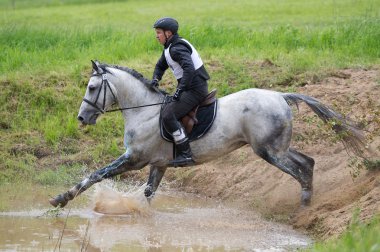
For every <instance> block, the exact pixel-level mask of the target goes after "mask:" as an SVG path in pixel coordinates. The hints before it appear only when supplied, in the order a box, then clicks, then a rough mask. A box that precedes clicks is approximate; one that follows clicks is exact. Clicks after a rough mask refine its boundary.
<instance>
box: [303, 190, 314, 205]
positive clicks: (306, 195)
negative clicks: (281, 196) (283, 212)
mask: <svg viewBox="0 0 380 252" xmlns="http://www.w3.org/2000/svg"><path fill="white" fill-rule="evenodd" d="M312 195H313V191H311V190H302V192H301V207H307V206H310V204H311V196H312Z"/></svg>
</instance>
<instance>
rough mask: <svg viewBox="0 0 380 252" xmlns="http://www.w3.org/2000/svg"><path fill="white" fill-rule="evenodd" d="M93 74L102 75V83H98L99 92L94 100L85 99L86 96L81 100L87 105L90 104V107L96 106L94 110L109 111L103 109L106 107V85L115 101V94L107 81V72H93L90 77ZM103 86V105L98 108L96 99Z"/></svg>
mask: <svg viewBox="0 0 380 252" xmlns="http://www.w3.org/2000/svg"><path fill="white" fill-rule="evenodd" d="M94 76H102V84H100V89H99V92H98V94H97V95H96V99H95V101H94V102H92V101H90V100H88V99H86V98H83V101H84V102H86V103H88V104H89V105H91V106H92V107H94V108H96V110H98V111H99V112H100V113H102V114H104V113H105V112H109V111H105V107H106V95H107V87H108V89H109V90H110V91H111V94H112V96H113V98H114V99H115V102H116V100H117V99H116V95H115V94H114V92H113V91H112V88H111V85H110V83H109V82H108V79H107V73H94V74H92V75H91V77H94ZM103 87H104V95H103V105H102V108H100V107H99V106H98V105H97V103H98V99H99V96H100V92H102V89H103Z"/></svg>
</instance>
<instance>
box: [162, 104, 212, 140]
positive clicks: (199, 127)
mask: <svg viewBox="0 0 380 252" xmlns="http://www.w3.org/2000/svg"><path fill="white" fill-rule="evenodd" d="M217 104H218V100H215V102H213V103H211V104H210V105H207V106H204V107H200V108H198V111H197V115H196V117H197V119H198V123H197V124H195V125H194V127H193V130H192V131H191V132H190V134H188V135H187V137H188V138H189V141H195V140H197V139H199V138H201V137H202V136H204V135H205V134H206V133H207V131H208V130H209V129H210V128H211V126H212V123H213V122H214V120H215V116H216V110H217V107H218V106H217ZM161 111H162V109H161ZM160 131H161V136H162V138H163V139H165V140H166V141H168V142H174V139H173V136H172V134H170V133H169V132H168V131H167V130H166V129H165V127H164V125H163V123H162V118H161V117H160Z"/></svg>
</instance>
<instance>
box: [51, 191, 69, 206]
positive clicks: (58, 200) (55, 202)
mask: <svg viewBox="0 0 380 252" xmlns="http://www.w3.org/2000/svg"><path fill="white" fill-rule="evenodd" d="M67 202H68V201H67V200H66V199H65V197H63V196H62V194H60V195H58V196H56V197H55V198H51V199H49V203H50V204H51V205H52V206H53V207H57V206H60V207H64V206H66V205H67Z"/></svg>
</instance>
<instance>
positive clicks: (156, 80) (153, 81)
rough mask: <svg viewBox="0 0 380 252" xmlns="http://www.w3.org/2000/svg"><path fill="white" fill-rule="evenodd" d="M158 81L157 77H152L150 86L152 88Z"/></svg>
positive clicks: (156, 85)
mask: <svg viewBox="0 0 380 252" xmlns="http://www.w3.org/2000/svg"><path fill="white" fill-rule="evenodd" d="M158 82H159V80H158V79H153V80H152V81H151V82H150V86H151V87H152V88H155V87H158Z"/></svg>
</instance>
